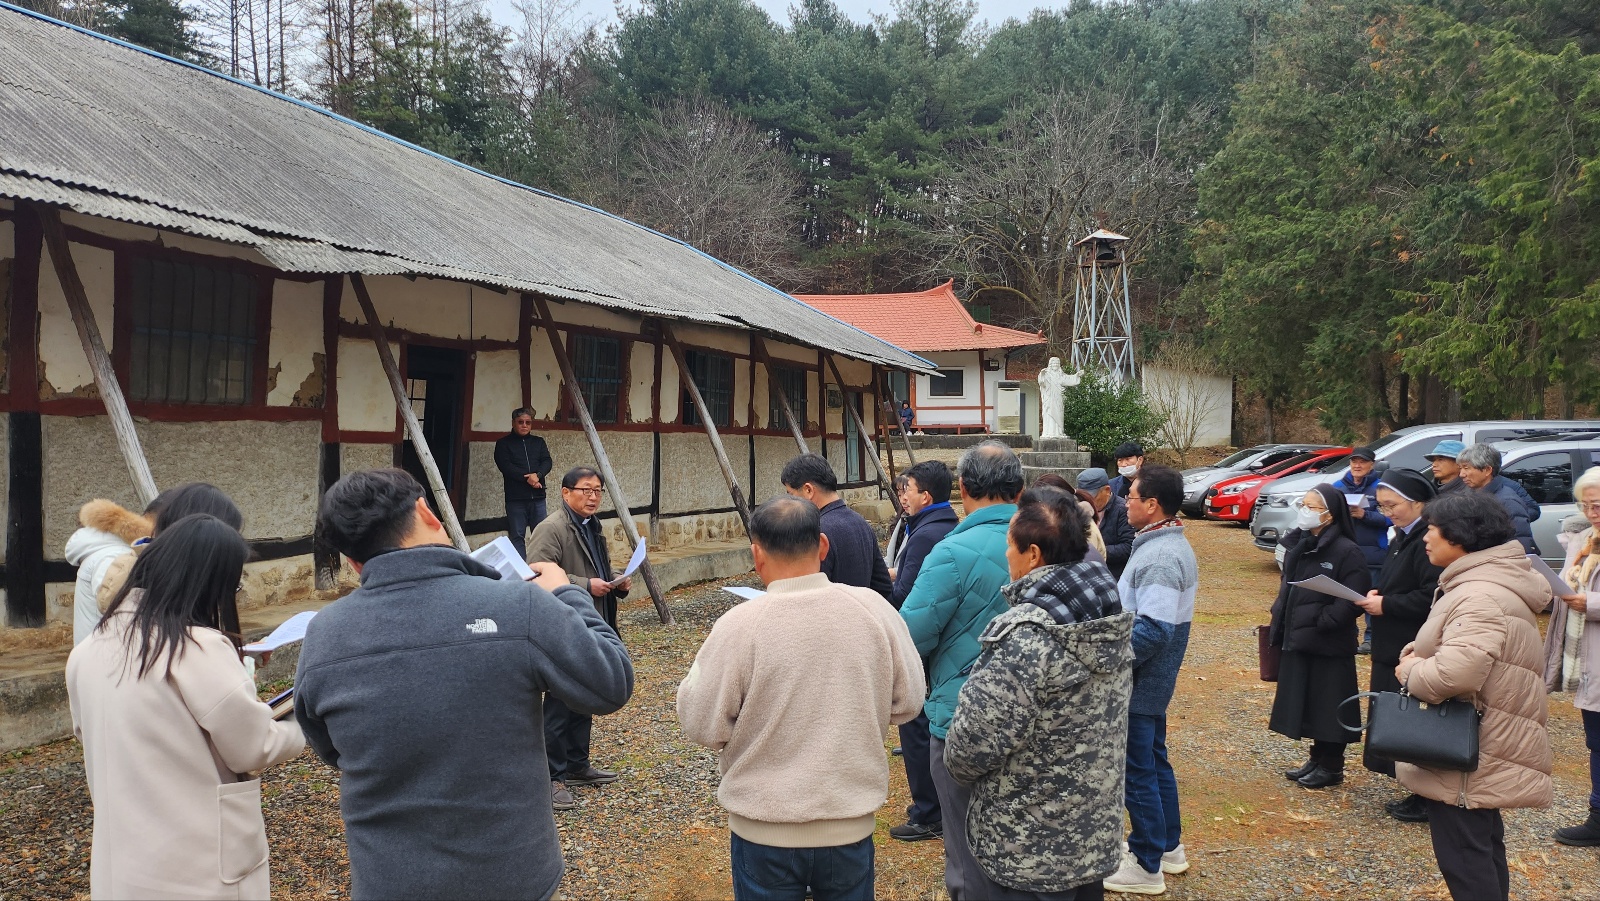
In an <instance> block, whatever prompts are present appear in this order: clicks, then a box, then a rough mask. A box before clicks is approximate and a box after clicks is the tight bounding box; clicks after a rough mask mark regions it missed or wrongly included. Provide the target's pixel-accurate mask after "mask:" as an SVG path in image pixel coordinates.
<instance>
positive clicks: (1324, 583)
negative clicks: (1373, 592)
mask: <svg viewBox="0 0 1600 901" xmlns="http://www.w3.org/2000/svg"><path fill="white" fill-rule="evenodd" d="M1289 584H1290V585H1294V586H1296V587H1298V588H1309V589H1311V590H1312V591H1315V592H1317V593H1318V594H1326V595H1329V596H1331V597H1336V598H1344V599H1345V600H1347V601H1351V602H1355V601H1359V600H1362V599H1363V598H1365V597H1366V596H1365V595H1360V594H1356V593H1355V592H1354V591H1351V590H1350V589H1348V588H1346V587H1344V586H1343V585H1341V584H1339V583H1338V582H1336V581H1334V580H1333V579H1331V578H1329V577H1327V576H1312V577H1311V578H1309V579H1306V580H1305V581H1302V582H1290V583H1289Z"/></svg>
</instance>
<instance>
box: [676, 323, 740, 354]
mask: <svg viewBox="0 0 1600 901" xmlns="http://www.w3.org/2000/svg"><path fill="white" fill-rule="evenodd" d="M670 325H671V327H672V333H673V334H674V335H676V336H678V341H679V342H680V343H682V344H685V345H694V346H699V347H709V348H712V349H714V350H726V351H730V352H732V353H737V354H747V353H749V352H750V334H749V333H748V332H738V331H733V330H731V329H724V328H713V327H711V326H705V325H695V324H693V323H688V322H673V323H670ZM669 356H670V355H669Z"/></svg>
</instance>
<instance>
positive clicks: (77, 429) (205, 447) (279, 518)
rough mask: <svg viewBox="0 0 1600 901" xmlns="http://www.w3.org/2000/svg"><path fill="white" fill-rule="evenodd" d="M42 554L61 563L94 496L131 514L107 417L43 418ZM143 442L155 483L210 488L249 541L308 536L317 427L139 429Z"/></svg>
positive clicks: (166, 425) (143, 425)
mask: <svg viewBox="0 0 1600 901" xmlns="http://www.w3.org/2000/svg"><path fill="white" fill-rule="evenodd" d="M41 421H42V423H43V426H42V427H43V438H44V447H45V454H44V512H45V555H46V556H47V557H50V558H52V559H59V558H60V556H61V548H62V545H63V544H65V543H66V540H67V537H68V536H69V535H71V534H72V531H73V530H74V529H75V528H77V517H78V508H79V507H81V506H82V505H83V504H84V503H86V502H87V501H90V500H92V499H94V498H97V497H104V498H109V499H111V500H114V501H116V502H117V503H120V504H122V505H123V506H126V507H129V508H130V509H137V508H138V506H139V505H138V502H137V501H136V500H135V495H134V492H133V484H132V482H131V480H130V479H129V477H128V468H127V466H126V465H125V464H124V463H123V462H122V458H121V456H120V455H119V454H118V453H117V444H116V439H115V437H114V436H113V435H112V432H111V425H110V423H109V421H108V420H107V419H106V417H104V416H82V417H74V416H44V417H41ZM137 427H138V431H139V439H140V443H141V444H143V445H144V450H145V455H146V457H147V458H148V459H149V461H150V471H151V473H152V474H153V475H154V476H155V479H156V485H158V486H160V487H161V488H173V487H176V486H178V485H181V484H183V483H185V482H210V483H211V484H213V485H216V486H217V487H218V488H221V489H222V490H223V491H226V492H227V493H228V495H229V496H230V497H232V498H233V500H234V502H235V503H237V504H238V505H239V509H240V510H241V511H243V513H244V535H245V537H246V538H298V537H301V536H305V535H310V534H311V530H312V526H313V525H314V523H315V519H316V503H317V468H318V467H317V463H318V458H317V455H318V448H319V442H320V439H321V434H322V425H321V423H317V422H198V423H187V422H146V421H141V422H139V423H138V426H137Z"/></svg>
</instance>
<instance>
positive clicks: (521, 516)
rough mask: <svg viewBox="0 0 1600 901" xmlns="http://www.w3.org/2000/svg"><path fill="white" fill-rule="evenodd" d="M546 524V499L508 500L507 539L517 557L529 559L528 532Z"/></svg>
mask: <svg viewBox="0 0 1600 901" xmlns="http://www.w3.org/2000/svg"><path fill="white" fill-rule="evenodd" d="M541 522H544V498H542V497H541V498H538V499H537V500H531V501H514V500H510V499H507V500H506V537H508V538H510V539H511V546H512V547H514V548H516V549H517V555H518V556H520V557H521V558H522V559H523V560H527V559H528V545H527V536H528V530H529V529H531V528H533V527H534V526H536V525H538V524H539V523H541Z"/></svg>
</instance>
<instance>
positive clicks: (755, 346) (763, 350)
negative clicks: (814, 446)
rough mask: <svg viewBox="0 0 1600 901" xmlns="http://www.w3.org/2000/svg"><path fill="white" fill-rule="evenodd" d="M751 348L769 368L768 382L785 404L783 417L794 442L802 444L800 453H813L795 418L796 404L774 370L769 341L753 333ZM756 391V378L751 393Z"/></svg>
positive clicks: (779, 401)
mask: <svg viewBox="0 0 1600 901" xmlns="http://www.w3.org/2000/svg"><path fill="white" fill-rule="evenodd" d="M750 349H751V351H752V352H753V353H754V354H755V358H756V359H757V360H759V361H760V362H761V365H762V366H765V367H766V368H767V384H768V385H769V386H771V387H772V388H773V389H774V390H776V391H777V392H778V403H780V404H782V405H783V418H784V419H786V420H788V422H789V430H790V431H791V432H793V433H794V442H795V443H796V444H798V445H800V453H802V454H809V453H811V448H810V447H809V446H808V445H807V444H806V430H805V428H804V426H803V425H802V424H801V422H800V420H798V419H797V418H795V415H794V405H793V404H790V403H789V392H788V391H785V390H784V388H783V383H782V382H780V381H778V378H777V376H776V374H774V373H773V371H772V357H771V356H769V355H768V354H767V342H765V341H763V340H761V336H760V335H755V334H752V335H751V336H750ZM755 393H756V392H755V380H754V379H751V381H750V394H751V396H752V397H754V395H755ZM752 402H753V401H752Z"/></svg>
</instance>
